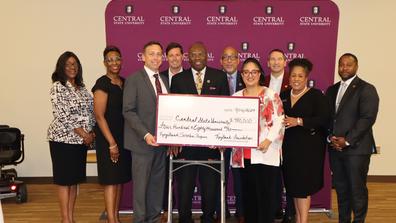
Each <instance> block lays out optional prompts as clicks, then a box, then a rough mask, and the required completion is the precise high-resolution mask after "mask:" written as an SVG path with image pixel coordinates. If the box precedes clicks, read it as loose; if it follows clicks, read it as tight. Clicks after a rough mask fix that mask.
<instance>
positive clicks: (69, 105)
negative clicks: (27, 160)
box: [47, 51, 95, 223]
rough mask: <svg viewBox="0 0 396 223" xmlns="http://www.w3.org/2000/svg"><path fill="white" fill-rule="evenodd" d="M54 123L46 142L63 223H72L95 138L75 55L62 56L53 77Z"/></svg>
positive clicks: (88, 98)
mask: <svg viewBox="0 0 396 223" xmlns="http://www.w3.org/2000/svg"><path fill="white" fill-rule="evenodd" d="M52 82H53V84H52V87H51V90H50V96H51V104H52V109H53V111H52V114H53V116H54V119H53V120H52V122H51V124H50V126H49V128H48V132H47V139H48V140H49V147H50V152H51V160H52V171H53V180H54V183H55V184H56V185H58V198H59V203H60V212H61V218H62V223H73V222H75V221H74V217H73V213H74V204H75V201H76V197H77V185H78V184H79V183H82V182H84V181H85V180H86V157H87V148H88V147H89V146H91V145H92V142H93V140H94V138H95V134H94V133H93V132H92V127H93V125H94V124H95V119H94V116H93V99H92V96H91V95H90V93H89V92H88V90H87V89H86V88H85V86H84V83H83V78H82V68H81V63H80V61H79V59H78V58H77V56H76V55H75V54H74V53H72V52H69V51H67V52H65V53H63V54H62V55H61V56H60V57H59V59H58V62H57V63H56V68H55V71H54V72H53V74H52Z"/></svg>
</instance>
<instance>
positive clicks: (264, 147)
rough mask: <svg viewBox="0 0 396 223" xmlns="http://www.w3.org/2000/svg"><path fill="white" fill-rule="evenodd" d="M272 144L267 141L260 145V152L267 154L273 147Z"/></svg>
mask: <svg viewBox="0 0 396 223" xmlns="http://www.w3.org/2000/svg"><path fill="white" fill-rule="evenodd" d="M271 143H272V142H271V141H270V140H269V139H265V140H264V141H262V142H261V143H260V145H259V147H258V150H260V151H261V152H263V153H265V152H267V150H268V147H269V146H270V145H271Z"/></svg>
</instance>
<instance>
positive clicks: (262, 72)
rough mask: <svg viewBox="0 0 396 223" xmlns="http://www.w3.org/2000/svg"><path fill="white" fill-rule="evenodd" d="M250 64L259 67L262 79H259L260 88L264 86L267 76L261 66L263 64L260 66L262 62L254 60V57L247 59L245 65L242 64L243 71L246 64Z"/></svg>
mask: <svg viewBox="0 0 396 223" xmlns="http://www.w3.org/2000/svg"><path fill="white" fill-rule="evenodd" d="M248 63H254V64H255V65H256V66H257V67H258V69H259V71H260V79H259V85H260V86H264V79H265V76H264V75H265V74H264V70H263V67H262V66H261V64H260V62H259V61H258V60H257V59H256V58H254V57H249V58H247V59H246V60H245V61H243V63H242V71H243V68H244V67H245V66H246V64H248Z"/></svg>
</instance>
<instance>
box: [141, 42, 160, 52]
mask: <svg viewBox="0 0 396 223" xmlns="http://www.w3.org/2000/svg"><path fill="white" fill-rule="evenodd" d="M152 45H158V46H159V47H160V48H161V50H164V49H163V48H162V45H161V43H160V42H158V41H154V40H152V41H150V42H148V43H146V44H144V46H143V52H145V51H146V49H147V47H149V46H152Z"/></svg>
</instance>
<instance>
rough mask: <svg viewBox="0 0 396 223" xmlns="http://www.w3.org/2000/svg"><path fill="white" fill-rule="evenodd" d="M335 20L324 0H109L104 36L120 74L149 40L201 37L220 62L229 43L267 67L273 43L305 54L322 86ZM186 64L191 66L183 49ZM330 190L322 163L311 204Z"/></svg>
mask: <svg viewBox="0 0 396 223" xmlns="http://www.w3.org/2000/svg"><path fill="white" fill-rule="evenodd" d="M338 20H339V11H338V8H337V6H336V5H335V3H333V2H331V1H325V0H323V1H308V0H304V1H303V0H300V1H290V0H289V1H288V0H282V1H280V0H278V1H275V0H274V1H264V0H261V1H260V0H256V1H252V0H240V1H236V0H235V1H198V0H197V1H195V0H194V1H170V0H169V1H167V0H157V1H155V0H145V1H141V0H140V1H138V0H136V1H132V0H113V1H111V2H110V3H109V4H108V6H107V8H106V13H105V22H106V42H107V44H112V45H116V46H118V47H120V49H121V51H122V55H123V62H124V63H123V69H122V75H123V76H128V75H129V74H131V73H133V72H134V71H136V70H137V69H140V68H142V66H143V62H142V61H141V51H142V47H143V45H144V44H145V43H146V42H148V41H150V40H157V41H160V42H161V43H162V44H163V47H164V48H165V47H166V45H167V44H168V43H169V42H171V41H176V42H179V43H181V44H182V45H183V47H184V48H185V51H188V50H187V49H188V47H189V46H190V45H191V44H192V43H193V42H195V41H202V42H203V43H204V44H205V45H206V46H207V49H208V54H209V55H208V56H209V57H208V59H209V62H208V65H209V66H212V67H218V68H219V67H220V62H219V60H220V56H221V53H222V50H223V48H224V47H225V46H228V45H231V46H234V47H236V48H237V49H238V50H239V51H240V55H239V56H240V58H241V59H242V60H244V59H246V58H247V57H249V56H253V57H256V58H258V59H259V60H260V61H261V62H262V64H263V67H265V68H266V58H267V54H268V52H269V51H270V50H271V49H273V48H279V49H282V50H284V51H285V53H286V56H287V57H288V59H289V60H291V59H293V58H295V57H304V58H308V59H310V60H311V61H312V62H313V64H314V69H313V71H312V73H311V76H310V79H311V80H314V83H315V87H316V88H319V89H322V90H325V89H326V88H327V87H328V86H329V85H331V84H333V81H334V72H335V71H334V68H335V62H336V58H335V56H336V47H337V33H338ZM163 60H164V63H163V65H162V67H161V70H165V69H167V63H166V62H165V60H166V59H165V56H164V59H163ZM184 66H185V67H186V68H187V67H189V65H188V61H187V54H185V60H184ZM265 71H266V73H267V74H268V73H269V71H268V69H266V70H265ZM130 188H131V185H129V184H127V185H126V186H125V190H124V197H123V200H122V206H123V207H124V208H126V209H130V208H132V207H131V205H132V201H131V198H132V194H131V191H130ZM330 195H331V179H330V171H329V168H328V164H327V163H326V166H325V187H324V188H323V189H322V190H321V191H320V192H319V193H318V194H316V195H315V196H313V199H312V207H315V208H326V209H330V204H331V201H330V198H331V196H330ZM231 196H232V195H231ZM230 200H233V197H231V198H230Z"/></svg>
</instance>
